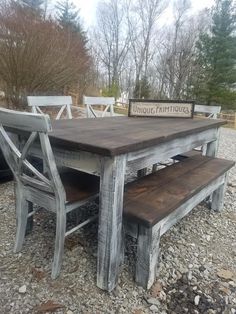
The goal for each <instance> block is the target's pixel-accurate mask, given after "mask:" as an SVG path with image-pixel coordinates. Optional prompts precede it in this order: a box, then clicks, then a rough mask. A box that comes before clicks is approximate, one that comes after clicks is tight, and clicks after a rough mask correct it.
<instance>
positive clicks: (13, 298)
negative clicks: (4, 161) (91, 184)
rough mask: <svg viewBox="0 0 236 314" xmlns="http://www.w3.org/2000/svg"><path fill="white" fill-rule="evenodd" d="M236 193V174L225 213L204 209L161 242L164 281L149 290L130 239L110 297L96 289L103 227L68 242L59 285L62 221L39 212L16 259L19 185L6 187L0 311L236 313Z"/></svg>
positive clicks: (227, 145) (230, 144) (224, 150)
mask: <svg viewBox="0 0 236 314" xmlns="http://www.w3.org/2000/svg"><path fill="white" fill-rule="evenodd" d="M219 157H224V158H228V159H232V160H236V131H234V130H231V129H226V128H224V129H222V131H221V138H220V147H219ZM235 191H236V168H233V169H232V171H231V173H230V177H229V185H228V189H227V192H226V197H225V208H224V211H223V212H221V213H218V214H215V213H212V212H210V211H209V210H208V209H207V208H206V207H204V206H203V205H200V206H198V207H197V208H195V209H194V210H193V211H192V212H191V214H189V215H188V216H187V217H186V218H184V219H183V220H182V221H181V222H180V223H179V224H177V225H176V226H174V227H173V228H172V229H171V230H169V231H168V232H167V233H166V234H165V235H164V236H163V237H162V238H161V254H160V269H159V277H158V278H159V279H157V281H156V283H155V284H154V286H153V288H152V290H150V291H148V292H147V291H144V290H143V289H142V288H140V287H137V286H136V285H135V283H134V281H133V274H134V256H135V253H134V252H135V242H134V241H133V240H132V239H131V238H127V248H126V255H125V265H124V267H123V271H122V274H121V276H120V280H119V285H118V287H117V289H116V290H115V291H113V292H112V293H110V294H108V293H106V292H103V291H101V290H99V289H98V288H97V287H96V249H97V243H96V232H97V226H96V224H94V225H90V226H88V227H87V228H85V229H84V230H82V231H81V232H77V233H76V234H73V235H72V236H71V237H69V238H68V239H67V240H66V244H65V254H64V263H63V268H62V272H61V275H60V278H59V279H57V280H54V281H53V280H51V278H50V271H51V267H50V264H51V259H52V252H53V244H54V242H53V240H54V231H55V217H54V216H53V215H51V214H50V213H48V212H45V211H40V212H38V213H37V214H36V215H35V222H34V230H33V233H31V234H30V235H29V236H27V238H26V241H25V243H24V246H23V250H22V252H21V253H20V254H14V253H13V252H12V250H13V244H14V237H15V213H14V194H13V183H12V182H8V183H4V184H1V185H0V313H1V314H8V313H14V314H18V313H49V312H50V311H51V312H52V311H55V312H56V313H67V314H72V313H78V314H79V313H81V314H82V313H84V314H85V313H92V314H93V313H94V314H95V313H97V314H99V313H132V314H142V313H161V314H165V313H179V314H182V313H196V314H197V313H209V314H210V313H211V314H213V313H224V314H234V313H236V193H235ZM86 210H87V208H86ZM94 210H95V204H91V205H89V211H94ZM73 219H74V217H73V216H72V217H71V219H70V221H69V223H72V222H73ZM56 308H58V309H56ZM47 310H48V311H49V312H47Z"/></svg>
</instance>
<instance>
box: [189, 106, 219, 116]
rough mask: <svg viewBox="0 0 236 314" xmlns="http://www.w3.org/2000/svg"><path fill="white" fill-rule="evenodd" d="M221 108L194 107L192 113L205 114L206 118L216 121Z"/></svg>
mask: <svg viewBox="0 0 236 314" xmlns="http://www.w3.org/2000/svg"><path fill="white" fill-rule="evenodd" d="M220 111H221V106H204V105H195V106H194V112H196V113H198V112H199V113H206V114H208V115H207V118H213V119H217V114H218V113H220Z"/></svg>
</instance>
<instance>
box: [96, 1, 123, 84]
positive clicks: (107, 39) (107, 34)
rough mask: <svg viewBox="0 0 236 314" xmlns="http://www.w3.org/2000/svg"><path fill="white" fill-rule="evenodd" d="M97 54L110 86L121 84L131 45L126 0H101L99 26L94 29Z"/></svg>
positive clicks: (98, 15) (98, 14)
mask: <svg viewBox="0 0 236 314" xmlns="http://www.w3.org/2000/svg"><path fill="white" fill-rule="evenodd" d="M93 40H94V44H95V46H96V48H95V50H96V53H97V55H98V56H99V57H100V60H101V62H102V66H103V67H104V68H105V69H106V72H107V76H108V87H109V89H111V88H112V86H113V85H116V86H118V85H119V78H120V74H121V71H122V69H123V64H124V60H125V58H126V55H127V51H128V47H129V38H128V35H127V31H126V2H125V1H120V0H109V1H106V2H100V3H99V5H98V9H97V27H96V30H95V31H94V37H93Z"/></svg>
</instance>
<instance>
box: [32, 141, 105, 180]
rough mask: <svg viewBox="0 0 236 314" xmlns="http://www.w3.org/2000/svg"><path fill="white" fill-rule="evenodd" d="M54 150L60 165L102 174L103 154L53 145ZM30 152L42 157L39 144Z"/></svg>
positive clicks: (57, 162)
mask: <svg viewBox="0 0 236 314" xmlns="http://www.w3.org/2000/svg"><path fill="white" fill-rule="evenodd" d="M52 150H53V154H54V158H55V161H56V164H57V165H58V166H63V167H69V168H72V169H76V170H81V171H84V172H87V173H90V174H94V175H98V176H100V173H101V159H102V158H103V157H102V156H99V155H96V154H92V153H89V152H85V151H72V150H67V149H64V148H58V147H55V146H54V147H52ZM30 154H31V155H32V156H35V157H39V158H40V157H42V152H41V149H40V147H39V145H37V144H35V145H34V146H33V147H32V148H31V149H30Z"/></svg>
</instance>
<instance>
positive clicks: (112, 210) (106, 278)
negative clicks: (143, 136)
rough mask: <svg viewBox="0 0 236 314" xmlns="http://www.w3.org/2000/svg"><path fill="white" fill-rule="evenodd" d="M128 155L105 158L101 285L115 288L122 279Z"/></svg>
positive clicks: (100, 265) (101, 232)
mask: <svg viewBox="0 0 236 314" xmlns="http://www.w3.org/2000/svg"><path fill="white" fill-rule="evenodd" d="M125 168H126V155H119V156H117V157H114V158H108V157H104V158H103V159H102V161H101V177H100V198H99V201H100V206H99V207H100V208H99V230H98V258H97V286H98V287H99V288H100V289H103V290H107V291H109V292H110V291H112V290H113V289H114V288H115V286H116V284H117V281H118V274H119V268H120V261H121V256H120V254H121V246H122V215H123V193H124V177H125Z"/></svg>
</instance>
